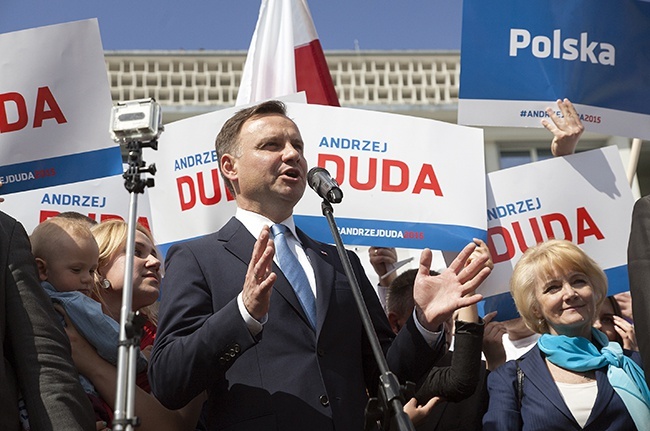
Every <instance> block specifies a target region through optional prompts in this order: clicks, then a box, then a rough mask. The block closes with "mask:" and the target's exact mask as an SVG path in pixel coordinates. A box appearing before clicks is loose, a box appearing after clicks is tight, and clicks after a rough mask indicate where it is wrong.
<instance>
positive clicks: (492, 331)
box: [483, 311, 507, 371]
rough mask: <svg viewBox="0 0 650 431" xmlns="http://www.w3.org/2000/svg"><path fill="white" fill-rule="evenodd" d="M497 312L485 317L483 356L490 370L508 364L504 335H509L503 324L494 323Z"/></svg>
mask: <svg viewBox="0 0 650 431" xmlns="http://www.w3.org/2000/svg"><path fill="white" fill-rule="evenodd" d="M496 315H497V312H496V311H492V312H491V313H488V314H486V315H485V316H484V317H483V322H484V323H485V330H484V332H483V354H484V355H485V361H486V362H487V368H488V370H490V371H492V370H495V369H496V368H497V367H499V366H500V365H503V364H505V362H506V349H505V348H504V347H503V335H504V334H506V333H507V330H506V326H505V324H504V323H503V322H493V321H492V319H494V317H495V316H496Z"/></svg>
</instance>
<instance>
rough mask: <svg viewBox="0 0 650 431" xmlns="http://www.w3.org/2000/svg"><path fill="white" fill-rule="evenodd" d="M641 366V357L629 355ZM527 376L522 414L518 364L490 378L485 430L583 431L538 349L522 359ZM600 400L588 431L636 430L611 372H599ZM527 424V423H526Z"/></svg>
mask: <svg viewBox="0 0 650 431" xmlns="http://www.w3.org/2000/svg"><path fill="white" fill-rule="evenodd" d="M625 354H626V355H628V356H630V355H631V357H632V359H634V360H635V361H637V362H639V361H638V360H639V355H638V354H637V353H631V352H630V351H627V350H626V351H625ZM519 366H520V367H521V369H522V370H523V372H524V375H525V377H524V383H523V397H522V399H521V412H520V411H519V408H518V407H517V389H516V388H517V377H516V364H515V361H508V362H506V363H505V364H504V365H502V366H501V367H499V368H497V369H496V370H495V371H493V372H492V373H490V375H489V376H488V392H489V395H490V403H489V407H488V411H487V413H486V414H485V416H484V417H483V430H484V431H489V430H495V431H508V430H526V431H530V430H540V431H541V430H544V431H552V430H558V431H567V430H580V429H583V428H580V426H579V425H578V423H577V422H576V421H575V419H574V418H573V415H572V414H571V412H570V411H569V409H568V407H567V406H566V404H565V403H564V400H563V399H562V395H561V394H560V390H559V389H558V388H557V385H556V384H555V382H554V381H553V378H552V376H551V373H550V371H549V370H548V367H547V366H546V362H545V359H544V354H543V353H542V352H541V351H540V350H539V348H538V347H537V346H535V347H533V348H532V349H531V350H530V351H529V352H527V353H526V354H525V355H523V356H522V357H521V362H520V363H519ZM596 381H597V385H598V396H597V397H596V402H595V404H594V407H593V409H592V411H591V415H590V416H589V419H588V420H587V423H586V424H585V427H584V429H585V430H589V431H597V430H598V431H600V430H620V431H633V430H636V427H635V425H634V421H633V420H632V417H631V416H630V414H629V413H628V412H627V409H626V408H625V405H624V404H623V400H621V398H620V397H619V396H618V394H616V392H614V388H612V385H610V384H609V381H608V379H607V368H601V369H600V370H596ZM522 421H523V422H522Z"/></svg>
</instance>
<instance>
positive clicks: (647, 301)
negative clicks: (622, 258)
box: [627, 195, 650, 382]
mask: <svg viewBox="0 0 650 431" xmlns="http://www.w3.org/2000/svg"><path fill="white" fill-rule="evenodd" d="M627 270H628V274H629V277H630V293H631V294H632V314H633V315H634V326H635V329H636V334H637V342H638V344H639V351H640V353H641V358H642V360H643V364H644V367H643V369H644V372H645V378H646V380H647V381H648V382H650V195H648V196H644V197H642V198H641V199H639V200H638V201H636V203H635V204H634V211H633V212H632V228H631V231H630V241H629V243H628V248H627Z"/></svg>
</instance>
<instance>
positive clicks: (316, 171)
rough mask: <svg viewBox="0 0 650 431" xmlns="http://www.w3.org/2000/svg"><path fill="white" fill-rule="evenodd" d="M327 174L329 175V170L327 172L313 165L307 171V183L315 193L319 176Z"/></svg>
mask: <svg viewBox="0 0 650 431" xmlns="http://www.w3.org/2000/svg"><path fill="white" fill-rule="evenodd" d="M323 174H324V175H327V176H329V175H330V174H329V172H327V169H323V168H321V167H320V166H314V167H313V168H311V169H310V170H309V172H307V184H309V187H311V188H312V189H314V190H315V191H316V193H318V187H319V185H320V182H321V179H320V178H319V177H320V176H321V175H323Z"/></svg>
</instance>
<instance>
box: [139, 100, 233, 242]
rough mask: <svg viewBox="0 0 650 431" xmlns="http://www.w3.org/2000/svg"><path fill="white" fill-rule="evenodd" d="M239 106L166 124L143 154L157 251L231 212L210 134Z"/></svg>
mask: <svg viewBox="0 0 650 431" xmlns="http://www.w3.org/2000/svg"><path fill="white" fill-rule="evenodd" d="M239 109H241V108H240V107H236V108H228V109H223V110H220V111H215V112H211V113H208V114H203V115H197V116H194V117H190V118H186V119H183V120H180V121H176V122H173V123H171V124H167V125H165V131H164V132H163V133H162V135H161V136H160V138H159V139H158V150H157V151H154V152H151V153H149V154H147V155H146V160H147V162H148V163H155V164H156V169H157V173H156V178H155V179H156V186H155V187H153V188H151V189H149V199H150V205H151V214H152V217H153V220H154V223H155V226H156V240H157V241H158V244H159V247H160V248H161V250H162V251H163V254H165V253H166V250H167V249H168V248H169V247H170V246H171V245H172V244H174V243H176V242H179V241H183V240H187V239H190V238H196V237H200V236H203V235H206V234H209V233H211V232H214V231H216V230H218V229H219V228H220V227H221V226H223V225H224V224H225V223H226V222H227V221H228V220H229V219H230V217H232V216H233V215H234V214H235V209H236V208H237V206H236V204H235V202H234V199H233V197H232V195H231V194H230V192H229V191H228V190H227V188H226V186H225V183H224V181H223V179H222V178H221V175H220V174H219V161H218V159H217V152H216V150H215V147H214V140H215V138H216V136H217V134H218V133H219V131H220V130H221V126H223V123H225V122H226V120H228V118H230V117H231V116H232V115H233V114H234V113H235V112H236V111H238V110H239Z"/></svg>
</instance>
